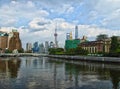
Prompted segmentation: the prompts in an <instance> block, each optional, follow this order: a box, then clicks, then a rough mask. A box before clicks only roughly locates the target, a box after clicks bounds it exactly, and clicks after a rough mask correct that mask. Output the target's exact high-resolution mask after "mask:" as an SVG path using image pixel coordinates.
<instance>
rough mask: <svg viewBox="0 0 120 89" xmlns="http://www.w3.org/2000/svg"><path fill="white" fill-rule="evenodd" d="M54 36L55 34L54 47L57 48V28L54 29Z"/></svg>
mask: <svg viewBox="0 0 120 89" xmlns="http://www.w3.org/2000/svg"><path fill="white" fill-rule="evenodd" d="M54 36H55V48H58V41H57V28H56V29H55V33H54Z"/></svg>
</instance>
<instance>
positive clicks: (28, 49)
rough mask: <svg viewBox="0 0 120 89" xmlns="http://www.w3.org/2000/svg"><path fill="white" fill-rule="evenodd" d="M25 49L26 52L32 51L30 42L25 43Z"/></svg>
mask: <svg viewBox="0 0 120 89" xmlns="http://www.w3.org/2000/svg"><path fill="white" fill-rule="evenodd" d="M26 51H27V52H32V44H31V43H27V44H26Z"/></svg>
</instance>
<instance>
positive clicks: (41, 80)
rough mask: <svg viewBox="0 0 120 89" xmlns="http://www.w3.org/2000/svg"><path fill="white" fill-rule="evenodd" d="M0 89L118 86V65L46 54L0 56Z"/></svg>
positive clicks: (101, 88)
mask: <svg viewBox="0 0 120 89" xmlns="http://www.w3.org/2000/svg"><path fill="white" fill-rule="evenodd" d="M0 89H120V65H118V64H102V63H89V62H80V61H70V60H64V59H62V60H61V59H53V58H47V57H39V58H38V57H20V58H0Z"/></svg>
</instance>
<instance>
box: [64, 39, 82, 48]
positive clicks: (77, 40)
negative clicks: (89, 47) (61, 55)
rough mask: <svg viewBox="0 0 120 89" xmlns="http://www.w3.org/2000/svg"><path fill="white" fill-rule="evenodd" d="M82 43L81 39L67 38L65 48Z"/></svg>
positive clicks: (74, 46)
mask: <svg viewBox="0 0 120 89" xmlns="http://www.w3.org/2000/svg"><path fill="white" fill-rule="evenodd" d="M78 44H80V39H73V40H66V41H65V50H69V49H72V48H76V47H77V46H78Z"/></svg>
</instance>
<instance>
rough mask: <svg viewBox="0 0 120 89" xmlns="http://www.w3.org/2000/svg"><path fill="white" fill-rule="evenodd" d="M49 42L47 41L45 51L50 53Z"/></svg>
mask: <svg viewBox="0 0 120 89" xmlns="http://www.w3.org/2000/svg"><path fill="white" fill-rule="evenodd" d="M48 49H49V42H48V41H45V53H46V54H48Z"/></svg>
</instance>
